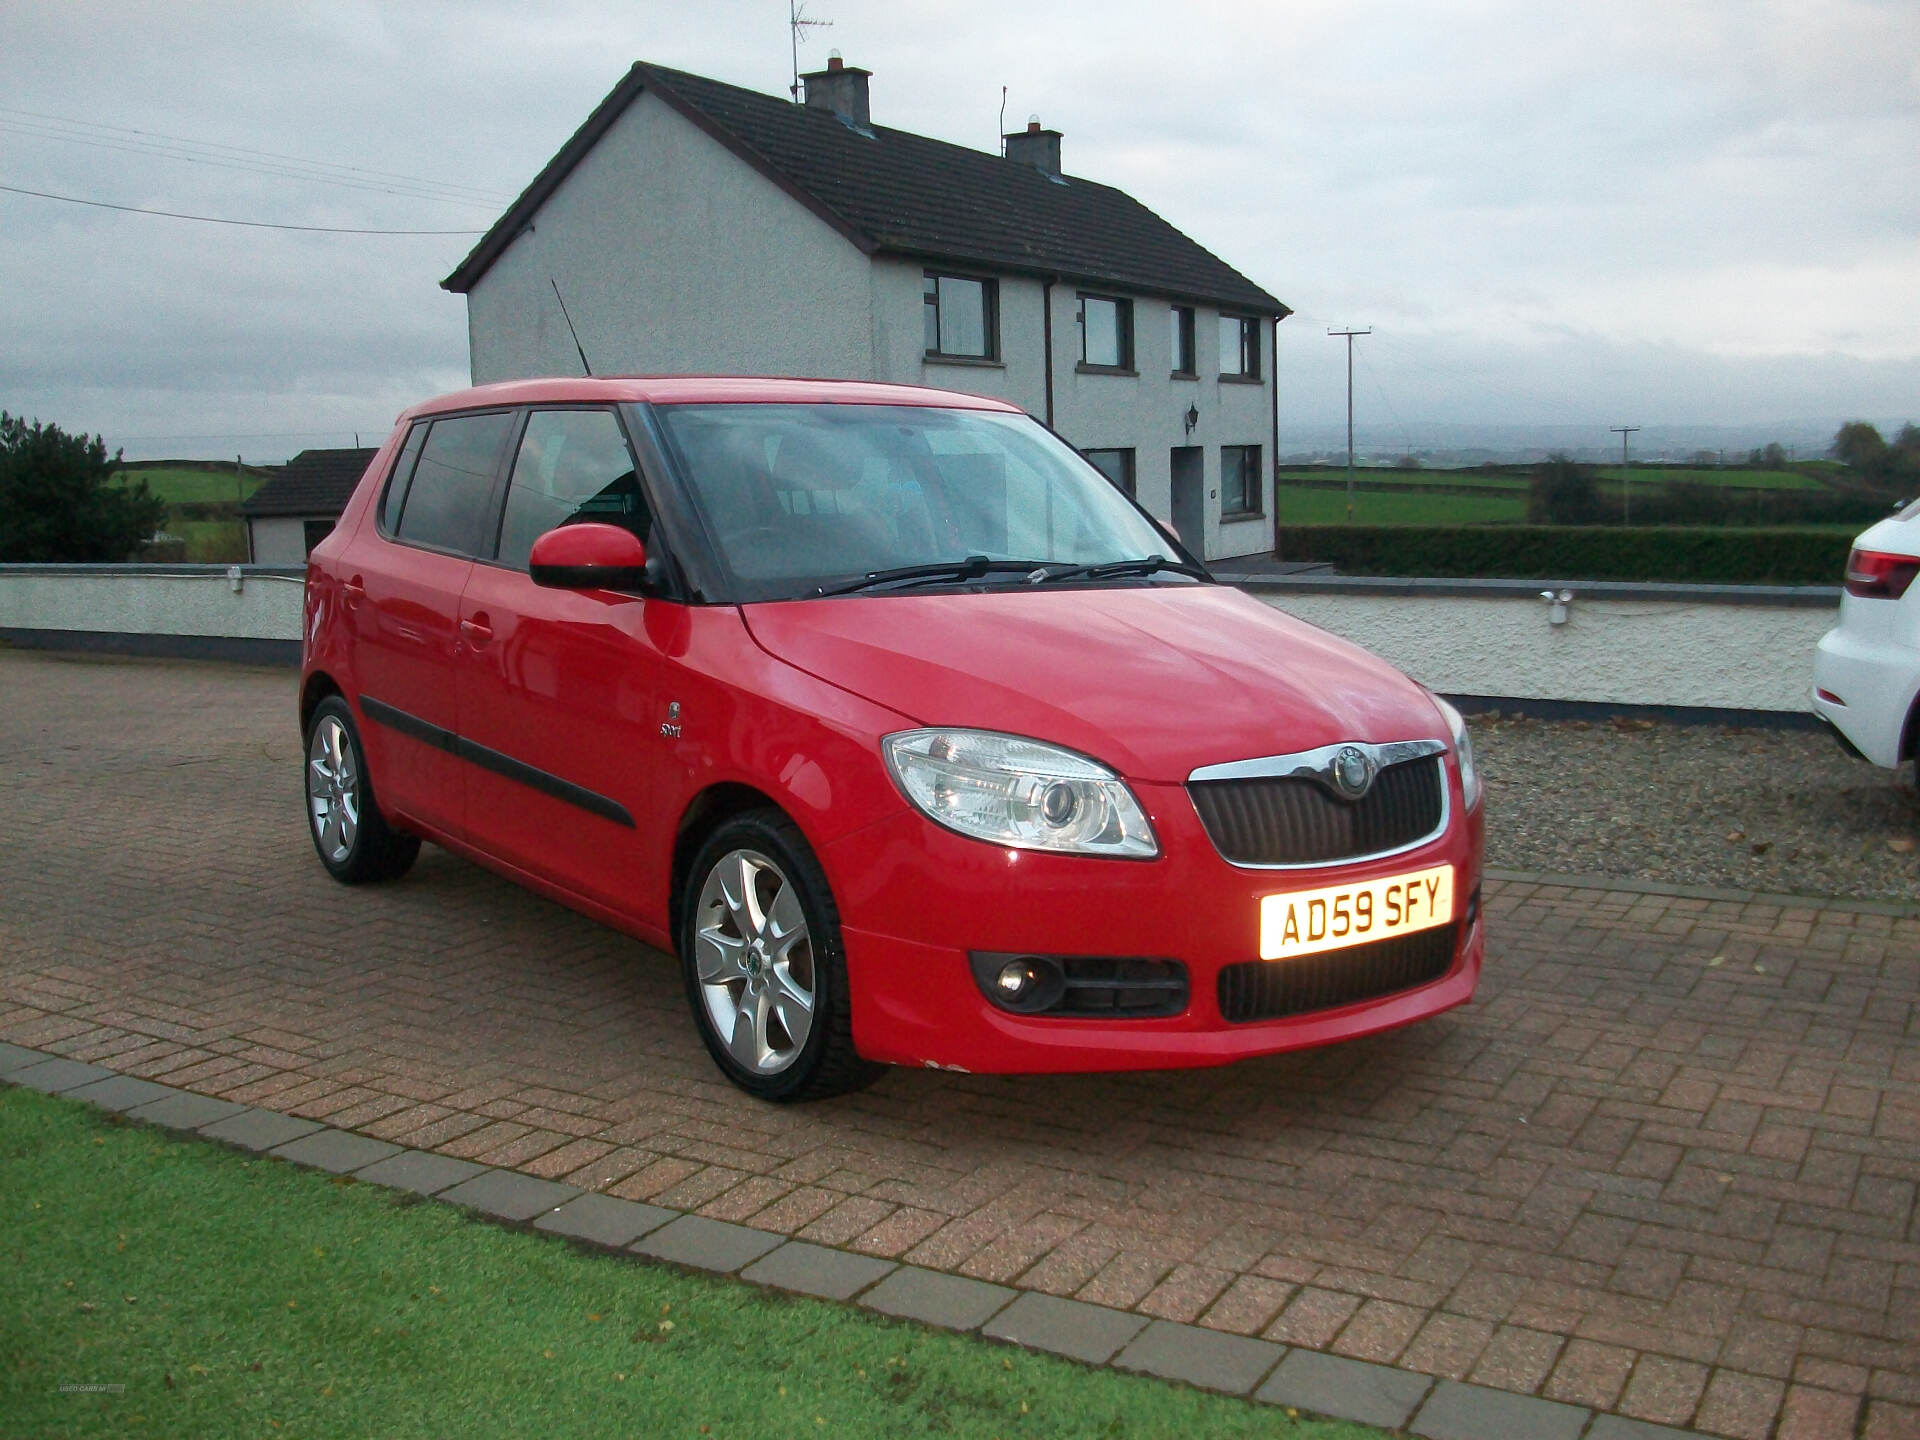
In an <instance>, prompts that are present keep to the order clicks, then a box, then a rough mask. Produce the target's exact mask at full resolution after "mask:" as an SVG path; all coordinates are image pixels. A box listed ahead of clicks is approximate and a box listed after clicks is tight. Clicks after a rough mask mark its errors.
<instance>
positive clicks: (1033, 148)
mask: <svg viewBox="0 0 1920 1440" xmlns="http://www.w3.org/2000/svg"><path fill="white" fill-rule="evenodd" d="M1000 138H1001V139H1002V140H1004V141H1005V142H1006V146H1007V159H1009V160H1012V161H1015V162H1016V163H1018V164H1021V165H1031V166H1033V168H1034V169H1036V170H1038V171H1039V172H1040V173H1041V174H1042V175H1045V176H1046V177H1047V178H1048V179H1050V180H1058V179H1059V178H1060V132H1059V131H1058V130H1042V129H1041V128H1040V117H1039V116H1038V115H1029V116H1028V117H1027V128H1026V129H1025V130H1021V131H1018V132H1016V133H1014V134H1012V135H1003V136H1001V137H1000Z"/></svg>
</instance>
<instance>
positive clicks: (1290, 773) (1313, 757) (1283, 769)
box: [1187, 740, 1453, 870]
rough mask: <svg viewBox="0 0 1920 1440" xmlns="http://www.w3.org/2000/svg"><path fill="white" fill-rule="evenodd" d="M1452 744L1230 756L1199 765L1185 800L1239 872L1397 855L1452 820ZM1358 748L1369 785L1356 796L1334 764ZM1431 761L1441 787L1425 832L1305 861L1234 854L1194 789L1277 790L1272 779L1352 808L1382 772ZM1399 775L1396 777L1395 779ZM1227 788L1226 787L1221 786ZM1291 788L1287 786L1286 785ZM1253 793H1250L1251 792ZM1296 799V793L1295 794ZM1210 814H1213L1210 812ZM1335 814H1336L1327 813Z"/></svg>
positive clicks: (1349, 745) (1342, 746)
mask: <svg viewBox="0 0 1920 1440" xmlns="http://www.w3.org/2000/svg"><path fill="white" fill-rule="evenodd" d="M1449 748H1450V747H1449V746H1448V744H1447V742H1446V741H1444V740H1393V741H1388V742H1386V743H1384V744H1378V745H1376V744H1369V743H1367V742H1365V741H1358V740H1354V741H1342V742H1341V743H1339V744H1336V745H1323V746H1321V747H1320V748H1319V749H1317V750H1302V751H1299V752H1297V753H1295V754H1292V755H1267V756H1262V757H1260V758H1258V759H1253V760H1234V761H1229V762H1227V763H1225V764H1220V765H1202V766H1200V767H1199V768H1198V769H1196V770H1194V771H1193V772H1192V773H1191V774H1189V775H1188V776H1187V787H1188V788H1187V798H1188V799H1189V800H1190V801H1191V802H1192V803H1193V806H1194V812H1195V814H1197V815H1198V816H1199V818H1200V824H1201V828H1203V829H1204V830H1206V832H1207V838H1208V839H1209V840H1210V841H1212V843H1213V847H1214V849H1215V851H1216V852H1218V853H1219V855H1220V858H1221V859H1222V860H1225V861H1226V862H1227V863H1228V864H1229V865H1232V866H1234V867H1235V868H1236V869H1241V870H1318V869H1323V868H1325V867H1326V866H1328V865H1341V864H1347V863H1349V862H1352V861H1358V860H1378V859H1381V858H1383V857H1387V856H1392V855H1399V854H1401V853H1403V852H1405V851H1408V850H1414V849H1417V848H1419V847H1420V846H1422V845H1425V844H1427V843H1429V842H1430V841H1432V840H1434V839H1435V838H1437V837H1438V836H1440V835H1442V834H1444V833H1445V832H1446V828H1447V824H1448V822H1449V820H1450V819H1451V818H1452V809H1453V802H1452V791H1451V787H1450V785H1449V784H1448V781H1447V775H1446V763H1445V755H1446V752H1447V750H1448V749H1449ZM1354 750H1358V751H1359V752H1360V753H1361V754H1362V755H1363V756H1364V757H1365V758H1366V761H1367V766H1368V770H1369V777H1370V778H1369V783H1368V785H1367V787H1366V790H1365V791H1364V792H1363V793H1362V795H1361V796H1360V797H1359V798H1358V799H1357V800H1356V799H1355V798H1353V797H1352V796H1350V795H1349V794H1348V793H1347V792H1345V791H1344V790H1343V789H1342V788H1341V785H1340V782H1339V778H1338V770H1337V768H1336V767H1337V766H1338V765H1339V763H1340V760H1341V757H1342V756H1343V754H1344V753H1345V752H1350V751H1354ZM1428 759H1431V760H1432V761H1433V764H1434V768H1435V774H1436V776H1437V781H1438V789H1439V807H1438V809H1439V815H1438V819H1437V820H1436V821H1435V823H1434V824H1433V826H1432V827H1431V828H1430V829H1428V830H1426V831H1425V832H1424V833H1422V834H1419V835H1416V836H1413V837H1412V838H1410V839H1407V840H1404V841H1402V842H1401V843H1398V844H1394V845H1388V846H1385V847H1383V848H1381V849H1377V850H1363V851H1358V852H1355V853H1351V854H1348V853H1338V854H1325V855H1320V856H1316V857H1314V858H1311V859H1304V860H1284V861H1280V860H1274V861H1266V860H1248V859H1244V858H1236V856H1235V853H1233V851H1234V849H1235V847H1234V846H1233V845H1232V844H1231V842H1230V841H1227V840H1226V837H1223V836H1222V835H1221V834H1219V833H1216V827H1217V826H1219V825H1220V824H1221V816H1220V814H1219V809H1218V807H1217V806H1216V805H1215V804H1212V803H1203V801H1202V799H1201V795H1202V794H1203V793H1205V792H1199V793H1197V792H1196V791H1195V790H1194V788H1193V787H1195V786H1196V785H1198V786H1209V787H1210V786H1216V785H1222V782H1226V784H1228V785H1230V784H1231V783H1232V782H1236V781H1252V782H1266V783H1265V784H1262V785H1259V786H1258V788H1259V789H1261V790H1277V789H1278V788H1279V787H1277V786H1275V785H1274V783H1273V782H1307V783H1310V784H1311V785H1312V786H1313V787H1315V788H1316V789H1317V790H1318V791H1320V792H1323V795H1324V798H1323V797H1322V796H1321V795H1315V796H1313V797H1312V800H1313V801H1314V802H1317V805H1318V806H1319V808H1323V809H1324V808H1325V807H1326V806H1329V805H1331V806H1348V807H1351V806H1354V805H1360V804H1364V803H1365V802H1366V798H1367V796H1368V795H1371V794H1372V792H1373V791H1374V789H1375V788H1376V787H1377V786H1378V785H1379V783H1380V777H1381V775H1382V774H1383V772H1386V771H1389V770H1395V769H1396V768H1397V767H1399V766H1403V765H1408V764H1411V763H1414V762H1417V761H1421V760H1428ZM1396 778H1398V777H1396ZM1222 788H1225V786H1222ZM1288 788H1291V787H1288ZM1249 796H1250V798H1253V797H1251V792H1249ZM1296 798H1298V797H1296ZM1253 803H1256V804H1261V805H1265V806H1267V807H1268V808H1285V806H1284V805H1277V806H1276V805H1275V804H1273V803H1272V802H1270V801H1266V800H1259V799H1257V798H1256V799H1254V802H1253ZM1210 812H1211V813H1210ZM1330 813H1337V812H1330ZM1268 818H1269V819H1270V820H1271V821H1272V823H1275V824H1277V823H1279V817H1277V816H1270V817H1268Z"/></svg>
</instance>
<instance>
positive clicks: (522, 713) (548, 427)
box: [457, 409, 667, 909]
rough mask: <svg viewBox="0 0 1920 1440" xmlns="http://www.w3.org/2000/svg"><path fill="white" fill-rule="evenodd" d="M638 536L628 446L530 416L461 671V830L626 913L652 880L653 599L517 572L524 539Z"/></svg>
mask: <svg viewBox="0 0 1920 1440" xmlns="http://www.w3.org/2000/svg"><path fill="white" fill-rule="evenodd" d="M587 520H591V521H599V522H602V523H606V524H615V525H623V526H626V527H627V528H629V529H631V530H633V531H634V533H635V534H637V535H639V536H640V538H641V539H642V541H645V540H646V539H647V538H648V534H649V528H650V527H649V523H648V512H647V507H646V503H645V501H644V499H643V498H642V496H641V491H640V486H639V484H638V480H637V472H636V470H635V467H634V462H633V458H632V455H631V452H630V451H629V449H628V446H627V441H626V437H625V435H624V434H623V433H622V431H621V428H620V422H619V420H618V418H617V417H616V416H615V414H614V412H613V411H611V410H604V409H553V410H535V411H534V412H532V414H530V415H529V416H528V417H527V426H526V431H525V434H524V436H523V438H522V439H521V442H520V446H519V451H518V453H517V455H516V457H515V459H514V463H513V468H512V471H511V475H510V479H509V481H508V486H507V496H506V504H505V508H504V511H503V512H502V516H501V523H500V538H499V546H498V551H497V554H496V555H495V556H494V557H493V558H492V560H491V561H490V562H489V561H487V560H485V559H483V560H482V562H481V563H480V564H478V565H476V566H475V567H474V571H473V576H472V578H471V579H470V580H469V581H468V582H467V588H466V593H465V597H464V599H463V601H462V605H461V625H462V629H463V631H464V633H465V636H466V646H465V648H464V650H463V652H462V655H461V660H460V664H459V665H458V667H457V683H458V691H459V699H460V718H461V737H462V741H463V744H462V753H463V754H464V755H465V757H466V759H467V761H468V765H467V775H468V779H467V796H468V803H467V831H468V834H469V835H471V836H472V838H473V840H474V841H475V843H477V844H479V845H480V846H482V847H483V848H485V849H486V850H488V851H489V852H491V853H492V854H495V855H498V856H499V857H500V858H501V859H503V860H506V861H508V862H509V863H511V864H513V865H517V866H519V867H521V868H522V869H524V870H527V871H529V872H530V873H532V874H534V875H537V876H540V877H541V878H543V879H545V880H548V881H550V882H552V883H554V884H556V885H560V886H562V887H564V888H566V889H567V890H569V891H572V892H573V893H575V894H577V895H582V896H585V897H587V898H589V899H592V900H596V901H599V902H601V903H603V904H607V905H611V906H615V907H618V908H623V909H631V908H634V907H635V905H636V903H637V902H639V901H640V900H641V898H642V897H640V896H637V895H636V894H635V893H634V890H635V885H636V877H637V876H639V875H640V874H643V873H646V874H650V873H654V872H653V870H652V869H651V868H650V867H648V866H646V865H645V863H644V856H643V848H644V847H646V846H649V845H652V846H658V845H661V844H665V843H667V841H666V840H663V839H662V838H661V836H660V834H659V830H660V827H659V826H656V825H653V824H651V823H650V817H649V814H648V811H649V808H650V805H651V801H652V778H653V771H652V763H653V757H654V756H655V755H657V754H658V753H659V748H658V747H659V746H660V745H661V744H662V743H663V742H662V739H661V735H660V723H661V720H660V716H659V715H658V714H656V710H657V709H658V708H659V707H658V704H657V697H658V692H659V687H660V668H661V654H660V650H659V647H658V645H657V644H656V643H655V642H654V640H653V639H652V638H651V637H650V636H649V633H648V628H647V612H648V607H649V606H651V605H659V604H664V603H665V602H662V601H647V600H642V599H640V598H639V597H637V596H634V595H626V594H617V593H615V592H612V591H607V590H549V589H543V588H541V587H540V586H537V585H535V584H534V583H533V581H532V580H531V579H530V578H529V577H528V575H527V553H528V551H529V550H530V549H531V548H532V546H533V542H534V540H535V539H536V538H537V537H538V536H540V535H541V534H543V533H545V532H546V531H548V530H551V529H554V528H555V527H557V526H560V525H563V524H566V523H568V522H570V521H587Z"/></svg>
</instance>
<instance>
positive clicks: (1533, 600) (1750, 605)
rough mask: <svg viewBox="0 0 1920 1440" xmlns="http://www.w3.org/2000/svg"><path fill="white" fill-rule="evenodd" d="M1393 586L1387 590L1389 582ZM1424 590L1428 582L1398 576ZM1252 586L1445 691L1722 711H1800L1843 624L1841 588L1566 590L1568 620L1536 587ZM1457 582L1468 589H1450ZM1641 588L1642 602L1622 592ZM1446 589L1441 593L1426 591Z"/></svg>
mask: <svg viewBox="0 0 1920 1440" xmlns="http://www.w3.org/2000/svg"><path fill="white" fill-rule="evenodd" d="M1389 583H1391V582H1389ZM1399 583H1401V584H1402V585H1412V586H1421V585H1423V582H1417V581H1416V582H1399ZM1426 586H1427V587H1430V588H1424V587H1423V589H1422V590H1416V591H1410V592H1406V593H1390V594H1380V593H1365V591H1364V589H1362V588H1361V585H1360V584H1358V583H1356V585H1355V586H1354V589H1352V590H1350V591H1347V592H1344V593H1342V592H1332V593H1329V592H1327V591H1325V590H1303V589H1298V588H1294V587H1290V586H1286V585H1284V584H1262V585H1257V586H1250V587H1249V588H1250V589H1253V590H1254V591H1255V593H1256V594H1257V595H1258V596H1259V598H1260V599H1262V600H1264V601H1266V603H1267V604H1269V605H1272V606H1274V607H1275V608H1277V609H1280V610H1284V611H1286V612H1287V613H1288V614H1289V615H1295V616H1298V617H1299V618H1300V619H1302V620H1305V621H1307V622H1309V623H1310V624H1314V625H1318V626H1320V627H1321V628H1322V629H1325V630H1331V631H1332V632H1333V633H1334V634H1336V635H1339V636H1342V637H1344V638H1345V639H1348V640H1352V641H1354V642H1355V643H1356V644H1360V645H1364V646H1365V647H1366V648H1367V649H1369V650H1371V651H1373V652H1374V653H1375V654H1376V655H1379V656H1380V657H1382V658H1383V659H1385V660H1388V661H1390V662H1392V663H1393V664H1394V665H1396V666H1398V667H1399V668H1400V669H1402V670H1404V671H1406V672H1407V674H1409V675H1411V676H1413V677H1414V678H1415V679H1416V680H1419V681H1420V682H1421V683H1423V684H1425V685H1427V686H1429V687H1431V688H1432V689H1434V690H1438V691H1440V692H1442V693H1443V694H1449V695H1491V696H1514V697H1516V698H1521V699H1533V700H1577V701H1601V702H1606V703H1611V704H1624V705H1674V706H1707V707H1712V708H1716V709H1728V710H1797V711H1805V710H1808V709H1809V708H1810V707H1809V704H1808V693H1807V692H1808V687H1809V686H1810V685H1811V684H1812V683H1813V652H1814V646H1815V645H1816V644H1817V643H1818V641H1819V639H1820V637H1821V636H1822V635H1824V634H1825V633H1826V632H1827V631H1828V630H1829V629H1830V628H1832V626H1833V624H1834V622H1835V621H1836V620H1837V619H1838V618H1839V605H1840V602H1839V594H1838V591H1837V590H1835V591H1828V590H1826V589H1824V588H1821V589H1816V590H1808V591H1800V592H1791V591H1778V590H1762V589H1759V588H1758V587H1754V588H1749V587H1719V586H1704V585H1703V586H1662V587H1654V586H1645V587H1637V586H1592V587H1588V589H1587V590H1586V591H1584V592H1583V590H1582V587H1581V586H1580V585H1579V584H1578V583H1577V582H1574V583H1569V584H1566V585H1556V586H1555V587H1554V588H1555V590H1556V591H1558V590H1560V589H1570V590H1572V591H1573V595H1574V598H1573V601H1572V603H1571V604H1570V605H1568V606H1567V619H1566V623H1565V624H1564V625H1554V624H1551V623H1550V621H1549V614H1550V607H1549V605H1548V604H1547V602H1546V601H1544V600H1542V599H1541V598H1540V591H1541V590H1542V589H1545V588H1546V587H1545V586H1544V585H1516V586H1513V587H1511V588H1508V589H1505V590H1503V591H1502V592H1500V593H1493V594H1485V595H1472V594H1459V593H1453V594H1449V593H1444V592H1445V590H1446V589H1448V588H1450V587H1446V586H1445V585H1444V584H1441V583H1434V582H1426ZM1451 588H1455V589H1458V588H1464V587H1451ZM1635 590H1641V591H1645V592H1648V593H1647V594H1646V597H1645V598H1640V597H1638V596H1632V597H1631V598H1627V597H1626V596H1624V595H1623V592H1628V593H1629V594H1630V592H1632V591H1635ZM1435 591H1440V592H1442V593H1434V592H1435Z"/></svg>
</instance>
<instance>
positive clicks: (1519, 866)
mask: <svg viewBox="0 0 1920 1440" xmlns="http://www.w3.org/2000/svg"><path fill="white" fill-rule="evenodd" d="M1470 723H1471V728H1472V732H1473V744H1474V751H1475V754H1476V755H1477V756H1478V757H1479V760H1480V765H1481V769H1482V771H1483V772H1484V774H1485V776H1486V782H1487V799H1486V805H1487V863H1488V864H1489V865H1492V866H1495V867H1498V868H1503V869H1510V870H1536V871H1544V872H1547V873H1550V874H1556V875H1615V876H1624V877H1628V878H1632V879H1639V880H1655V881H1661V882H1664V883H1666V884H1672V885H1699V886H1706V887H1710V888H1715V889H1726V890H1757V891H1765V892H1769V893H1776V894H1786V895H1812V896H1845V897H1850V898H1855V899H1870V900H1908V901H1916V900H1920V796H1916V794H1915V790H1914V779H1913V767H1912V766H1911V765H1908V766H1906V767H1904V768H1903V769H1902V770H1900V771H1899V772H1894V771H1890V770H1881V769H1878V768H1876V767H1875V766H1872V765H1868V764H1866V763H1865V762H1863V761H1860V760H1856V759H1854V758H1853V757H1851V756H1850V755H1847V754H1846V753H1844V752H1843V751H1842V750H1841V749H1840V747H1839V746H1838V745H1836V744H1835V743H1834V741H1833V739H1832V737H1831V736H1828V735H1825V734H1821V733H1818V732H1814V731H1805V730H1770V729H1745V728H1739V727H1732V726H1724V725H1680V724H1671V723H1667V722H1664V721H1650V720H1641V719H1631V720H1625V719H1622V720H1599V721H1594V720H1538V719H1534V718H1532V717H1529V716H1526V715H1525V714H1524V712H1523V713H1521V714H1518V715H1516V714H1506V715H1501V716H1498V717H1497V718H1496V717H1495V716H1492V715H1476V716H1474V717H1472V720H1471V722H1470Z"/></svg>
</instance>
